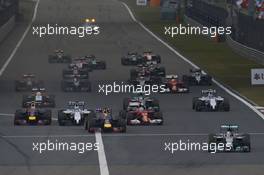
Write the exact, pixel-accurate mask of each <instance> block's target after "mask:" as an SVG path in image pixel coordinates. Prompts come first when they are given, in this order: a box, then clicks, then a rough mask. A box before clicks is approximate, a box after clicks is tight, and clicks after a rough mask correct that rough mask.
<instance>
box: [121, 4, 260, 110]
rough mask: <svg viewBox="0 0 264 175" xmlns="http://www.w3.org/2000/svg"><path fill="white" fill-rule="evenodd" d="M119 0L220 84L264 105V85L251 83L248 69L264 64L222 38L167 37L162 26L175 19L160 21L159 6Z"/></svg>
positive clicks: (195, 36)
mask: <svg viewBox="0 0 264 175" xmlns="http://www.w3.org/2000/svg"><path fill="white" fill-rule="evenodd" d="M122 1H123V2H126V4H127V5H128V6H129V7H130V8H131V9H132V11H133V13H134V14H135V16H136V18H137V19H138V20H140V21H141V22H143V23H144V24H145V25H146V27H148V28H149V29H150V30H151V31H153V32H154V33H155V34H157V35H158V36H160V37H161V38H163V39H164V40H166V41H167V42H168V43H170V45H172V46H174V48H175V49H176V50H177V51H179V52H180V53H181V54H183V55H184V56H185V57H187V58H188V59H189V60H191V61H192V62H194V63H195V64H197V65H198V66H199V67H201V68H202V69H203V70H205V71H206V72H208V73H209V74H211V75H212V76H214V78H216V79H217V80H219V81H220V82H222V83H223V84H225V85H227V86H229V87H231V88H233V89H234V90H236V91H238V92H239V93H241V94H242V95H244V96H246V97H247V98H249V99H250V100H252V101H254V102H255V103H257V104H258V105H262V106H264V87H263V86H261V87H252V86H251V84H250V69H251V68H261V67H262V68H263V67H264V66H263V65H261V64H258V63H256V62H254V61H252V60H250V58H245V57H242V56H240V55H238V54H236V53H235V52H233V51H232V50H231V48H229V47H228V45H227V44H226V43H225V42H221V43H216V42H214V41H213V40H211V39H208V38H206V37H204V36H198V35H185V36H183V35H181V36H180V35H178V36H176V37H174V38H171V37H167V36H165V35H164V26H166V25H173V26H175V25H176V24H175V22H174V21H161V20H160V15H159V10H160V9H159V8H156V7H155V8H153V7H152V8H151V7H139V6H136V3H135V1H134V0H133V1H132V0H122Z"/></svg>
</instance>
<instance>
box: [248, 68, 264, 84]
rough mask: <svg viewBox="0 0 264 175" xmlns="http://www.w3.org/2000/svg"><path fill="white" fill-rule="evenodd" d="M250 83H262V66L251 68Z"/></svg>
mask: <svg viewBox="0 0 264 175" xmlns="http://www.w3.org/2000/svg"><path fill="white" fill-rule="evenodd" d="M251 84H252V85H264V68H263V69H251Z"/></svg>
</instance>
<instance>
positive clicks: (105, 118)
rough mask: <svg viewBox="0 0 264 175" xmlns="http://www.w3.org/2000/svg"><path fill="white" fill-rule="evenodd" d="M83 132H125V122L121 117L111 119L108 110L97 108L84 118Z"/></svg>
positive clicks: (110, 112) (110, 113)
mask: <svg viewBox="0 0 264 175" xmlns="http://www.w3.org/2000/svg"><path fill="white" fill-rule="evenodd" d="M84 126H85V130H88V132H96V131H101V132H126V120H125V119H124V118H121V117H113V114H112V110H111V109H109V108H99V109H96V110H95V111H91V113H90V114H89V116H88V117H86V120H85V123H84Z"/></svg>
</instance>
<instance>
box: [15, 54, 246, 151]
mask: <svg viewBox="0 0 264 175" xmlns="http://www.w3.org/2000/svg"><path fill="white" fill-rule="evenodd" d="M48 61H49V63H52V64H55V63H66V64H68V66H67V67H66V68H65V69H63V72H62V80H61V89H62V91H64V92H91V90H92V86H91V82H90V81H89V75H90V72H92V71H93V70H98V69H101V70H103V69H106V62H105V61H102V60H100V59H98V58H97V57H96V56H94V55H88V56H84V57H78V58H75V59H73V58H71V56H70V55H66V54H64V52H63V51H62V50H56V51H54V53H53V54H52V55H49V57H48ZM161 62H162V61H161V56H160V55H158V54H154V53H152V52H150V51H148V52H144V53H143V54H139V53H137V52H129V53H127V55H125V56H123V57H122V58H121V64H122V65H125V66H133V67H132V68H131V70H130V78H129V79H128V83H129V84H132V85H138V84H139V85H146V84H150V85H153V84H158V85H164V87H165V89H166V90H165V92H163V93H170V94H174V93H189V92H190V86H198V85H201V86H210V85H212V77H211V76H210V75H208V74H206V73H205V72H203V71H202V70H199V69H192V70H190V74H189V75H183V76H182V78H180V77H179V76H178V75H176V74H166V69H165V67H163V66H161V65H160V63H161ZM15 90H16V91H17V92H30V91H31V94H29V95H23V99H22V109H18V110H17V111H16V112H15V118H14V124H15V125H27V124H29V125H33V124H40V125H50V124H51V122H52V112H51V109H50V108H54V107H55V106H56V105H55V96H54V95H51V94H47V93H46V89H45V86H44V83H43V81H40V80H37V79H36V76H35V75H34V74H25V75H23V77H22V79H21V80H16V81H15ZM192 109H193V110H194V111H197V112H201V111H206V112H207V111H225V112H228V111H230V104H229V101H228V99H227V98H225V97H221V96H219V95H217V92H216V90H213V89H205V90H203V91H202V92H201V96H199V97H193V100H192ZM57 120H58V124H59V125H60V126H65V125H77V126H78V125H80V126H84V128H85V130H87V131H88V132H97V131H101V132H126V130H127V125H163V123H164V118H163V113H162V111H161V109H160V105H159V100H158V99H156V98H154V97H151V96H147V95H144V94H143V93H139V94H135V95H134V96H131V97H128V98H125V99H123V105H122V109H121V110H120V111H119V113H118V114H114V113H113V111H112V109H111V108H107V107H101V108H97V109H95V110H91V109H88V108H87V107H86V105H85V103H84V102H83V101H70V102H68V104H67V107H65V108H63V109H59V110H58V112H57ZM237 129H238V126H236V125H223V126H221V132H220V133H217V134H210V135H209V143H210V142H215V143H228V144H229V146H230V149H229V150H228V151H235V152H249V151H250V137H249V135H248V134H243V133H238V131H237Z"/></svg>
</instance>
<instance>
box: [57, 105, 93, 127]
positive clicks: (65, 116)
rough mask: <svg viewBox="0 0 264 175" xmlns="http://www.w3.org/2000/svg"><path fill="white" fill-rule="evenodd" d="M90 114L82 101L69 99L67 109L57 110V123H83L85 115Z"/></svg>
mask: <svg viewBox="0 0 264 175" xmlns="http://www.w3.org/2000/svg"><path fill="white" fill-rule="evenodd" d="M88 114H90V111H89V110H88V109H86V108H85V104H84V102H83V101H80V102H79V101H75V102H72V101H70V102H69V104H68V108H67V109H61V110H59V111H58V122H59V125H61V126H64V125H66V124H70V125H83V124H84V120H85V117H87V116H88Z"/></svg>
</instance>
